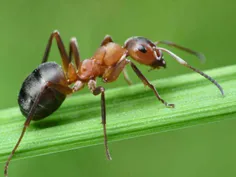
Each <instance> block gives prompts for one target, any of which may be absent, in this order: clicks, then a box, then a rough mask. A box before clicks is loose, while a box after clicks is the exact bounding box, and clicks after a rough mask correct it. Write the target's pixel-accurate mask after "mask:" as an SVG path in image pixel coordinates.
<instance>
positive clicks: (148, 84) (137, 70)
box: [130, 61, 175, 108]
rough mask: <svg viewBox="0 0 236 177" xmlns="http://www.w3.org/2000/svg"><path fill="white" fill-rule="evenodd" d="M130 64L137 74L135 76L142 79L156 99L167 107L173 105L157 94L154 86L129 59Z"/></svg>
mask: <svg viewBox="0 0 236 177" xmlns="http://www.w3.org/2000/svg"><path fill="white" fill-rule="evenodd" d="M130 64H131V67H132V69H133V70H134V72H135V73H136V74H137V76H138V77H139V78H140V79H141V80H142V82H143V84H144V85H147V86H148V87H149V88H150V89H152V90H153V92H154V93H155V95H156V97H157V98H158V100H160V101H161V102H162V103H163V104H164V105H165V106H167V107H172V108H174V107H175V105H174V104H168V103H167V102H165V100H163V99H162V98H161V96H160V95H159V94H158V92H157V90H156V88H155V87H154V86H153V85H152V84H151V83H150V82H149V81H148V80H147V79H146V78H145V76H144V75H143V74H142V73H141V71H140V70H139V69H138V68H137V66H135V64H134V63H133V62H131V61H130Z"/></svg>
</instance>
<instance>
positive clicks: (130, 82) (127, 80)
mask: <svg viewBox="0 0 236 177" xmlns="http://www.w3.org/2000/svg"><path fill="white" fill-rule="evenodd" d="M122 72H123V75H124V78H125V81H126V82H127V83H128V85H132V81H131V80H130V78H129V75H128V73H127V70H126V68H124V69H123V71H122Z"/></svg>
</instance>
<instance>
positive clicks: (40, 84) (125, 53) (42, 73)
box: [4, 31, 224, 176]
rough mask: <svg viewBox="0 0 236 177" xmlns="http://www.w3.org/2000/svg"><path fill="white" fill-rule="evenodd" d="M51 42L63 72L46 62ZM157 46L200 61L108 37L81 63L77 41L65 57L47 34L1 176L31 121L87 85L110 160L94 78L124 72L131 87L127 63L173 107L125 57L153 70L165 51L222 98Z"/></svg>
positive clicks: (20, 100) (22, 97)
mask: <svg viewBox="0 0 236 177" xmlns="http://www.w3.org/2000/svg"><path fill="white" fill-rule="evenodd" d="M53 39H56V42H57V46H58V48H59V52H60V55H61V58H62V64H63V69H62V68H61V67H60V66H59V65H58V64H56V63H53V62H47V61H48V56H49V52H50V49H51V45H52V41H53ZM158 44H166V45H169V46H172V47H176V48H179V49H181V50H184V51H186V52H189V53H191V54H194V55H196V56H197V57H199V58H203V55H202V54H201V53H198V52H195V51H193V50H191V49H188V48H185V47H182V46H180V45H177V44H175V43H173V42H170V41H157V42H155V43H153V42H152V41H150V40H148V39H146V38H144V37H131V38H129V39H127V40H126V42H125V44H124V46H121V45H119V44H117V43H115V42H113V40H112V39H111V37H110V36H108V35H107V36H105V38H104V40H103V41H102V43H101V46H100V47H99V48H98V49H97V51H96V52H95V53H94V55H93V56H92V57H91V58H88V59H85V60H83V61H80V55H79V51H78V46H77V41H76V38H72V39H71V41H70V48H69V54H68V53H67V52H66V49H65V46H64V44H63V42H62V39H61V37H60V34H59V32H58V31H54V32H53V33H52V34H51V35H50V38H49V41H48V44H47V46H46V50H45V53H44V56H43V59H42V64H41V65H39V67H38V68H37V69H36V70H35V71H34V72H32V73H31V74H30V75H29V76H28V77H27V78H26V80H25V81H24V82H23V85H22V88H21V91H20V94H19V97H18V103H19V106H20V108H21V111H22V114H23V115H24V116H25V117H26V121H25V123H24V127H23V130H22V133H21V135H20V138H19V139H18V141H17V143H16V145H15V147H14V148H13V150H12V153H11V154H10V156H9V158H8V160H7V162H6V165H5V170H4V175H5V176H7V174H8V165H9V162H10V160H11V158H12V156H13V155H14V153H15V151H16V149H17V147H18V146H19V144H20V142H21V140H22V138H23V136H24V133H25V131H26V128H27V127H28V126H29V124H30V122H31V120H39V119H43V118H46V117H47V116H48V115H50V114H52V113H53V112H54V111H56V109H58V108H59V107H60V105H61V104H62V102H63V101H64V99H65V97H66V95H68V94H71V93H73V92H76V91H79V90H81V89H83V88H84V86H86V85H87V86H88V88H89V89H90V91H91V92H92V94H93V95H99V94H100V95H101V114H102V115H101V118H102V125H103V132H104V145H105V150H106V156H107V159H109V160H111V156H110V153H109V149H108V145H107V133H106V104H105V89H104V88H103V87H102V86H97V85H96V79H97V77H101V78H102V80H103V81H104V82H114V81H115V80H116V79H117V78H118V77H119V75H120V74H121V73H122V72H123V74H124V78H125V80H126V81H127V83H128V84H131V81H130V80H129V78H128V74H127V72H126V70H125V67H126V65H128V64H130V65H131V68H132V70H133V71H134V72H135V74H136V75H137V76H138V77H139V78H140V80H141V81H142V82H143V83H144V85H147V86H148V87H149V88H150V89H152V91H153V92H154V94H155V96H156V97H157V99H158V100H159V101H161V102H162V103H163V104H164V105H165V106H167V107H174V104H168V103H167V102H166V101H164V100H163V99H162V98H161V97H160V95H159V94H158V92H157V90H156V88H155V87H154V86H153V85H152V84H151V83H150V82H149V81H148V80H147V79H146V78H145V76H144V75H143V74H142V72H141V71H140V70H139V69H138V68H137V66H136V65H135V64H134V63H133V62H132V61H131V60H129V59H128V58H127V57H131V58H132V59H134V60H136V61H137V62H139V63H140V64H144V65H147V66H150V67H151V68H153V69H159V68H161V67H165V66H166V62H165V60H164V57H163V54H162V52H166V53H168V54H169V55H170V56H171V57H172V58H174V59H175V60H176V61H177V62H178V63H180V64H181V65H183V66H185V67H188V68H190V69H192V70H193V71H195V72H197V73H199V74H201V75H202V76H203V77H205V78H207V79H208V80H210V81H211V82H212V83H213V84H215V85H216V86H217V87H218V88H219V90H220V91H221V93H222V95H224V92H223V89H222V88H221V86H220V85H219V84H218V83H217V82H216V81H215V80H214V79H212V78H211V77H210V76H208V75H206V74H205V73H203V72H201V71H199V70H198V69H195V68H193V67H192V66H190V65H189V64H188V63H187V62H185V61H184V60H183V59H181V58H180V57H178V56H177V55H175V54H174V53H172V52H171V51H169V50H167V49H165V48H161V47H158V46H157V45H158ZM72 57H73V59H74V64H73V63H72ZM48 98H50V99H48ZM58 98H60V99H58Z"/></svg>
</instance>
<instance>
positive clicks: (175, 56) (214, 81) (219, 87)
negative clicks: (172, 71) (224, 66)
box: [157, 47, 224, 96]
mask: <svg viewBox="0 0 236 177" xmlns="http://www.w3.org/2000/svg"><path fill="white" fill-rule="evenodd" d="M157 49H158V50H162V51H164V52H166V53H168V54H169V55H170V56H171V57H172V58H174V59H175V60H176V61H177V62H178V63H180V64H181V65H184V66H186V67H188V68H190V69H191V70H193V71H195V72H197V73H199V74H200V75H202V76H203V77H205V78H206V79H208V80H209V81H211V82H212V83H213V84H214V85H215V86H216V87H218V89H219V90H220V92H221V94H222V95H223V96H224V91H223V88H222V87H221V86H220V84H218V82H217V81H216V80H214V79H213V78H211V77H210V76H208V75H207V74H205V73H203V72H202V71H200V70H198V69H196V68H194V67H192V66H191V65H189V64H188V63H187V62H186V61H184V60H183V59H182V58H180V57H179V56H177V55H175V54H174V53H172V52H171V51H169V50H167V49H165V48H160V47H158V48H157Z"/></svg>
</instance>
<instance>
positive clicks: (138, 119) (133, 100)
mask: <svg viewBox="0 0 236 177" xmlns="http://www.w3.org/2000/svg"><path fill="white" fill-rule="evenodd" d="M206 73H207V74H209V75H210V76H212V77H213V78H215V79H216V80H217V81H218V82H219V84H220V85H221V86H222V87H223V89H224V91H225V97H223V96H222V95H221V94H220V92H219V90H218V89H217V88H216V87H215V86H214V85H213V84H212V83H211V82H209V81H207V80H206V79H205V78H203V77H201V76H199V75H198V74H195V73H191V74H187V75H182V76H177V77H172V78H167V79H160V80H157V81H152V83H153V84H154V85H155V86H156V88H157V90H158V91H159V93H160V95H161V96H162V98H163V99H165V100H166V101H167V102H168V103H175V105H176V107H175V108H174V109H172V108H166V107H165V106H164V105H163V104H162V103H160V101H158V100H157V99H156V97H155V96H154V94H153V92H152V91H151V90H150V89H149V88H148V87H147V88H144V87H143V85H142V84H138V85H133V86H126V87H122V88H117V89H111V90H107V91H106V105H107V133H108V140H109V141H108V143H109V144H110V142H111V141H117V140H122V139H127V138H133V137H139V136H144V135H148V134H153V133H157V132H163V131H169V130H173V129H179V128H184V127H188V126H193V125H198V124H205V123H209V122H215V121H221V120H225V119H233V118H235V117H236V81H235V78H236V65H234V66H228V67H223V68H218V69H213V70H209V71H206ZM100 110H101V108H100V96H97V97H94V96H93V95H92V94H84V95H80V94H78V95H76V96H71V97H69V98H68V99H67V100H66V101H65V102H64V103H63V105H62V107H61V108H60V109H59V110H58V111H56V112H55V113H54V114H53V115H51V116H50V117H48V118H46V119H45V120H41V121H38V122H32V123H31V125H30V126H29V128H28V129H27V132H26V134H25V136H24V138H23V140H22V142H21V144H20V147H19V148H18V150H17V152H16V154H15V156H14V157H13V160H16V159H22V158H28V157H34V156H40V155H45V154H51V153H56V152H59V151H67V150H71V149H76V148H81V147H85V146H92V145H96V144H102V143H103V131H102V125H101V123H100V122H101V113H100ZM24 121H25V118H24V117H23V116H22V115H21V113H20V111H19V108H18V107H16V108H10V109H5V110H1V111H0V135H1V136H0V162H5V161H6V160H7V157H8V156H9V154H10V152H11V151H12V148H13V146H14V145H15V143H16V141H17V140H18V138H19V136H20V133H21V131H22V127H23V123H24ZM104 155H105V154H104Z"/></svg>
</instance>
